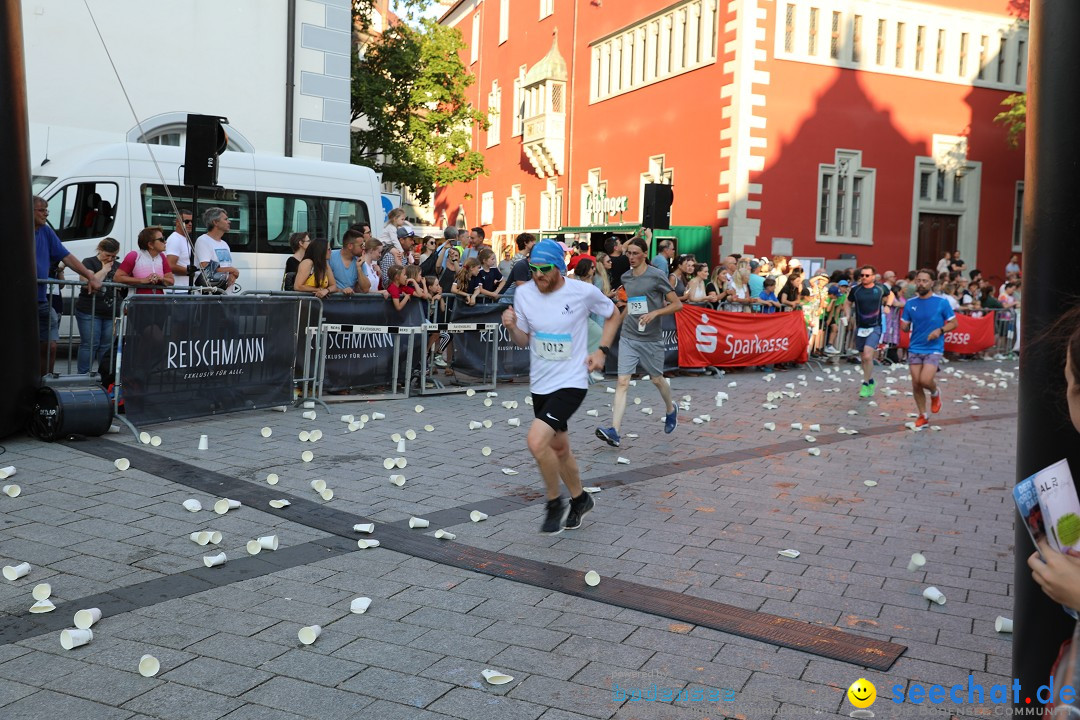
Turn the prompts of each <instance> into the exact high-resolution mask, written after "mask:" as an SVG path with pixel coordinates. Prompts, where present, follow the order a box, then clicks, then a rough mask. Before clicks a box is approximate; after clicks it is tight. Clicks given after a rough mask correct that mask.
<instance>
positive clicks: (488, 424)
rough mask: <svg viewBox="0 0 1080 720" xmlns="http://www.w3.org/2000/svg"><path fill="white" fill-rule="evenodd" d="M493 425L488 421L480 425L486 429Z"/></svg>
mask: <svg viewBox="0 0 1080 720" xmlns="http://www.w3.org/2000/svg"><path fill="white" fill-rule="evenodd" d="M494 424H495V423H493V422H491V421H490V420H485V421H484V422H482V423H481V425H483V426H484V427H486V428H489V427H491V426H492V425H494Z"/></svg>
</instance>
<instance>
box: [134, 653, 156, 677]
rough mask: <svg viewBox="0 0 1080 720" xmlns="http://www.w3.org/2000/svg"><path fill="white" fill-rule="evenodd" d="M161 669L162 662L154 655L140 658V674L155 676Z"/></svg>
mask: <svg viewBox="0 0 1080 720" xmlns="http://www.w3.org/2000/svg"><path fill="white" fill-rule="evenodd" d="M160 670H161V663H160V662H158V659H157V658H156V657H154V656H153V655H143V656H142V657H141V658H139V674H140V675H142V676H143V677H154V676H155V675H157V674H158V671H160Z"/></svg>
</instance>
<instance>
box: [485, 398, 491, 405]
mask: <svg viewBox="0 0 1080 720" xmlns="http://www.w3.org/2000/svg"><path fill="white" fill-rule="evenodd" d="M484 407H491V398H488V399H486V400H484Z"/></svg>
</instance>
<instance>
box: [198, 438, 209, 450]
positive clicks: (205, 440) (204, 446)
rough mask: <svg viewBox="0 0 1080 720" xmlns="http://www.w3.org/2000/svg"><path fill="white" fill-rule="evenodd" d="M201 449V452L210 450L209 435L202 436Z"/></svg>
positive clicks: (200, 439) (200, 440)
mask: <svg viewBox="0 0 1080 720" xmlns="http://www.w3.org/2000/svg"><path fill="white" fill-rule="evenodd" d="M199 449H200V450H209V449H210V436H209V435H200V436H199Z"/></svg>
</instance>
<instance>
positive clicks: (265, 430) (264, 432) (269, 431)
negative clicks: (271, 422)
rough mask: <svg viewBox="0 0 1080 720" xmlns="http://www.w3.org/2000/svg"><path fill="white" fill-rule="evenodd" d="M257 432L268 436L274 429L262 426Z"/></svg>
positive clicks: (265, 436)
mask: <svg viewBox="0 0 1080 720" xmlns="http://www.w3.org/2000/svg"><path fill="white" fill-rule="evenodd" d="M259 434H260V435H262V436H263V437H264V438H268V437H270V436H271V435H273V434H274V430H273V428H269V427H264V428H263V429H262V430H260V431H259Z"/></svg>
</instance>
